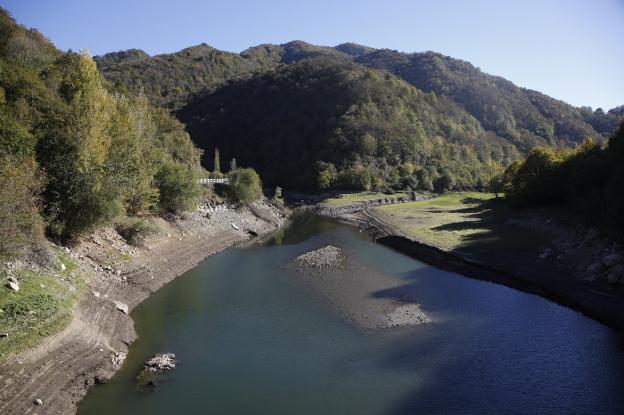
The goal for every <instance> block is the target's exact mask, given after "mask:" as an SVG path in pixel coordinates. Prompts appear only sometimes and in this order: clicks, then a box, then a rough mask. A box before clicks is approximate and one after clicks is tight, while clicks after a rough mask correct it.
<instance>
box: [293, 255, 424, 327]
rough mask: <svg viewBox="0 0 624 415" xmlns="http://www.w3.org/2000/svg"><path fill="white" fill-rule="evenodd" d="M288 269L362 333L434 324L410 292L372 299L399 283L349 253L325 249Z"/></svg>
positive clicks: (294, 263)
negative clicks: (373, 294)
mask: <svg viewBox="0 0 624 415" xmlns="http://www.w3.org/2000/svg"><path fill="white" fill-rule="evenodd" d="M289 266H290V267H292V268H294V270H295V271H296V275H297V277H298V278H297V279H298V280H299V281H300V282H301V283H302V284H303V285H304V286H305V287H307V289H308V290H309V291H310V292H311V293H312V294H313V295H314V296H315V297H319V298H320V299H321V301H322V302H323V303H326V304H327V305H329V307H330V308H331V309H333V310H334V311H336V312H337V313H338V314H340V315H341V316H342V317H343V319H344V320H345V321H347V322H348V323H350V324H352V325H354V326H356V327H358V328H360V329H362V330H365V331H372V330H379V329H381V330H384V329H390V328H397V327H414V326H423V325H427V324H430V323H432V319H431V317H430V316H429V315H428V314H427V312H426V310H423V309H422V308H421V306H420V304H419V303H418V298H414V297H413V296H411V295H409V294H408V293H404V294H403V295H397V296H395V297H392V298H379V297H375V296H371V295H370V293H371V292H380V291H384V290H389V289H393V288H395V287H396V286H397V283H398V282H399V280H398V278H397V277H395V276H392V275H388V274H386V273H385V272H383V271H382V270H376V269H373V268H371V267H370V266H368V265H366V264H363V263H362V262H361V261H360V260H358V258H357V256H356V255H353V253H352V252H349V251H348V250H343V249H341V248H338V247H334V246H325V247H323V248H319V249H315V250H312V251H308V252H306V253H304V254H302V255H300V256H298V257H296V258H294V259H293V260H292V263H291V264H289Z"/></svg>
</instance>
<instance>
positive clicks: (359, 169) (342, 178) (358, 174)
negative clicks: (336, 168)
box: [338, 164, 371, 191]
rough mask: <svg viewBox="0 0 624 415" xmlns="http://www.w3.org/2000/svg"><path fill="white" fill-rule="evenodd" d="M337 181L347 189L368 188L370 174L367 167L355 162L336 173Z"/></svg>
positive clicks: (369, 186)
mask: <svg viewBox="0 0 624 415" xmlns="http://www.w3.org/2000/svg"><path fill="white" fill-rule="evenodd" d="M338 183H339V184H340V186H341V187H342V188H344V189H348V190H366V191H368V190H370V188H371V174H370V171H369V170H368V168H366V167H365V166H363V165H361V164H356V165H354V166H352V167H349V168H347V169H346V170H343V171H341V172H340V173H339V174H338Z"/></svg>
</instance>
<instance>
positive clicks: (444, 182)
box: [433, 172, 457, 193]
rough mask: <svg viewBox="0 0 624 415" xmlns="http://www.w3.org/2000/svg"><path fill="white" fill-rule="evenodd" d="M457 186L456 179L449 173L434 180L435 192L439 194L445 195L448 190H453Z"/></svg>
mask: <svg viewBox="0 0 624 415" xmlns="http://www.w3.org/2000/svg"><path fill="white" fill-rule="evenodd" d="M456 186H457V183H456V181H455V177H454V176H453V175H452V174H451V173H449V172H444V173H442V175H441V176H440V177H438V178H437V179H435V180H434V182H433V190H435V191H436V192H437V193H444V192H445V191H447V190H453V189H455V187H456Z"/></svg>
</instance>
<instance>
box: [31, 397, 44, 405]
mask: <svg viewBox="0 0 624 415" xmlns="http://www.w3.org/2000/svg"><path fill="white" fill-rule="evenodd" d="M33 403H34V404H35V405H37V406H41V405H43V401H42V400H41V399H39V398H37V399H35V401H34V402H33Z"/></svg>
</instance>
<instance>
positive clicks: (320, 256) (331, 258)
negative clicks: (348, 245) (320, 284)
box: [295, 245, 345, 269]
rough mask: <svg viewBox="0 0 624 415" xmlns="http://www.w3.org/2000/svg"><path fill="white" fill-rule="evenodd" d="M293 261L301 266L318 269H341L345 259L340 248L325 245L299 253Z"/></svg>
mask: <svg viewBox="0 0 624 415" xmlns="http://www.w3.org/2000/svg"><path fill="white" fill-rule="evenodd" d="M295 262H296V263H297V264H299V265H302V266H306V267H313V268H319V269H342V268H343V267H344V262H345V261H344V255H343V253H342V249H340V248H338V247H335V246H332V245H327V246H326V247H323V248H319V249H315V250H314V251H310V252H306V253H305V254H302V255H299V256H298V257H297V258H295Z"/></svg>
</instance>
